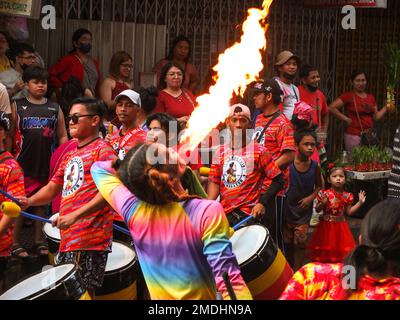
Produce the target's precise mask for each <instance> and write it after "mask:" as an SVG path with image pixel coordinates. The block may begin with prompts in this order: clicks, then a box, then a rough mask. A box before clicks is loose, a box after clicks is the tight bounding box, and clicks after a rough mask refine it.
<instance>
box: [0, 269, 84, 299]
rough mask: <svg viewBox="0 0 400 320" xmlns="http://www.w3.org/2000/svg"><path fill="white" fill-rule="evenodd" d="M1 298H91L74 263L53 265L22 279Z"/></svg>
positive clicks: (0, 297)
mask: <svg viewBox="0 0 400 320" xmlns="http://www.w3.org/2000/svg"><path fill="white" fill-rule="evenodd" d="M0 300H90V296H89V294H88V293H87V292H86V290H84V289H83V286H82V283H81V281H80V278H79V275H78V272H77V269H76V267H75V265H73V264H62V265H59V266H56V267H51V268H50V269H48V270H46V271H42V272H40V273H37V274H35V275H33V276H31V277H29V278H27V279H25V280H22V281H21V282H19V283H18V284H16V285H15V286H14V287H12V288H11V289H9V290H8V291H6V292H5V293H4V294H3V295H1V296H0Z"/></svg>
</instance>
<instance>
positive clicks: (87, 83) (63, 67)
mask: <svg viewBox="0 0 400 320" xmlns="http://www.w3.org/2000/svg"><path fill="white" fill-rule="evenodd" d="M72 45H73V48H74V49H73V50H72V51H71V53H69V54H68V55H66V56H65V57H63V58H61V59H60V61H59V62H58V63H57V64H55V65H53V66H52V67H50V68H49V74H50V84H51V85H52V87H53V89H56V93H57V97H59V96H60V90H61V88H62V86H63V84H64V83H65V82H67V81H68V79H69V78H70V77H71V76H74V77H76V78H77V79H78V80H79V81H80V82H81V85H82V87H83V89H84V92H85V96H91V97H94V96H96V95H97V92H98V91H97V90H98V85H99V83H100V78H101V76H100V67H99V63H98V61H97V60H95V59H93V58H92V57H91V56H90V54H89V53H90V51H91V50H92V33H91V32H90V31H89V30H86V29H78V30H76V31H75V32H74V34H73V35H72Z"/></svg>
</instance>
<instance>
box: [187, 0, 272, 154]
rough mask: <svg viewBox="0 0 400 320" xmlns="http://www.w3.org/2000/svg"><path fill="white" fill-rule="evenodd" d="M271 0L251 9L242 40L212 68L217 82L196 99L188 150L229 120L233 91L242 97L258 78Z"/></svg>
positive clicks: (244, 26)
mask: <svg viewBox="0 0 400 320" xmlns="http://www.w3.org/2000/svg"><path fill="white" fill-rule="evenodd" d="M272 2H273V0H264V2H263V9H262V10H260V9H255V8H251V9H249V10H248V17H247V19H246V21H245V22H244V23H243V28H242V30H243V34H242V36H241V39H240V42H237V43H235V44H234V45H233V46H232V47H230V48H228V49H226V50H225V52H224V53H223V54H221V55H220V56H219V58H218V64H217V65H216V66H215V67H214V68H213V70H215V71H216V72H217V75H216V78H215V79H216V83H215V84H214V85H213V86H211V87H210V89H209V93H207V94H204V95H202V96H200V97H198V98H197V100H196V101H197V103H198V106H197V108H196V109H195V110H194V111H193V113H192V115H191V117H190V119H189V122H188V128H187V129H186V131H185V133H184V135H183V136H182V139H181V142H182V143H184V144H187V146H186V147H187V148H188V149H189V150H192V151H193V150H194V149H195V148H196V147H197V146H198V144H199V143H201V142H202V141H203V140H204V138H206V137H207V135H208V134H209V133H210V132H211V130H212V129H213V128H215V127H217V126H218V124H219V123H221V122H224V121H225V120H226V118H227V117H228V116H229V102H230V100H231V98H232V94H233V93H234V92H235V93H236V94H237V95H240V96H243V93H244V91H245V90H246V87H247V86H248V85H249V84H250V83H251V82H253V81H255V80H257V79H258V78H259V74H260V72H261V71H262V69H263V67H264V66H263V63H262V52H263V51H264V50H265V49H266V46H267V40H266V37H265V33H266V31H267V29H268V25H265V24H264V23H263V20H264V19H265V18H266V17H267V16H268V14H269V10H270V6H271V4H272Z"/></svg>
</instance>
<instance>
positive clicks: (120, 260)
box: [106, 241, 136, 272]
mask: <svg viewBox="0 0 400 320" xmlns="http://www.w3.org/2000/svg"><path fill="white" fill-rule="evenodd" d="M135 259H136V253H135V251H134V250H133V249H132V248H130V247H128V246H127V245H125V244H122V243H120V242H115V241H113V243H112V252H111V253H110V254H109V255H108V259H107V265H106V272H112V271H115V270H119V269H122V268H124V267H126V266H128V265H130V264H131V263H132V262H133V261H134V260H135Z"/></svg>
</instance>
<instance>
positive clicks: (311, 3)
mask: <svg viewBox="0 0 400 320" xmlns="http://www.w3.org/2000/svg"><path fill="white" fill-rule="evenodd" d="M303 2H304V5H305V6H308V7H325V8H337V7H344V6H346V5H351V6H353V7H357V8H387V0H353V1H350V0H303Z"/></svg>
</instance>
